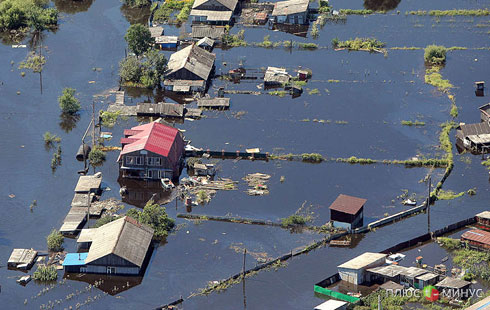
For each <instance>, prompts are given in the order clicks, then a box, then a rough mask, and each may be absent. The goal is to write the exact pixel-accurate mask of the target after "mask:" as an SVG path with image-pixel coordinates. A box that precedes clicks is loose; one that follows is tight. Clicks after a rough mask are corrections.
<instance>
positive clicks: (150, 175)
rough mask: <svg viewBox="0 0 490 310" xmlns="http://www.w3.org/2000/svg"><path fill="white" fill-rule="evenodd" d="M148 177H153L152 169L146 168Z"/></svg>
mask: <svg viewBox="0 0 490 310" xmlns="http://www.w3.org/2000/svg"><path fill="white" fill-rule="evenodd" d="M148 177H149V178H150V179H153V170H148Z"/></svg>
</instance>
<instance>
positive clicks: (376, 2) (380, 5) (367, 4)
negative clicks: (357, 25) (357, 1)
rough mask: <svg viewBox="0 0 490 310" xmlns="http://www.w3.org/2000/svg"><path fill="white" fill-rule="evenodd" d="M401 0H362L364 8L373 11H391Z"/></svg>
mask: <svg viewBox="0 0 490 310" xmlns="http://www.w3.org/2000/svg"><path fill="white" fill-rule="evenodd" d="M400 1H401V0H364V8H366V9H368V10H373V11H391V10H394V9H396V7H397V6H398V4H399V3H400Z"/></svg>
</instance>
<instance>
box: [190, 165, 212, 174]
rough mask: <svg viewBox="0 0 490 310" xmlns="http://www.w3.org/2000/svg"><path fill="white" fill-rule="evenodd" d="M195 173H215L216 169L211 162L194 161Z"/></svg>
mask: <svg viewBox="0 0 490 310" xmlns="http://www.w3.org/2000/svg"><path fill="white" fill-rule="evenodd" d="M193 169H194V174H195V175H204V176H206V175H215V173H216V170H215V168H214V165H213V164H199V163H195V164H194V166H193Z"/></svg>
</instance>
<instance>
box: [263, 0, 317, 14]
mask: <svg viewBox="0 0 490 310" xmlns="http://www.w3.org/2000/svg"><path fill="white" fill-rule="evenodd" d="M309 4H310V1H309V0H288V1H280V2H276V4H274V10H273V11H272V16H282V15H290V14H296V13H302V12H306V10H308V5H309Z"/></svg>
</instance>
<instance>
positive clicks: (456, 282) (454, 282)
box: [435, 277, 471, 289]
mask: <svg viewBox="0 0 490 310" xmlns="http://www.w3.org/2000/svg"><path fill="white" fill-rule="evenodd" d="M470 284H471V282H468V281H465V280H460V279H456V278H451V277H446V278H444V280H442V281H440V282H438V283H437V284H436V285H435V286H436V287H443V288H455V289H461V288H463V287H465V286H467V285H470Z"/></svg>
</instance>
